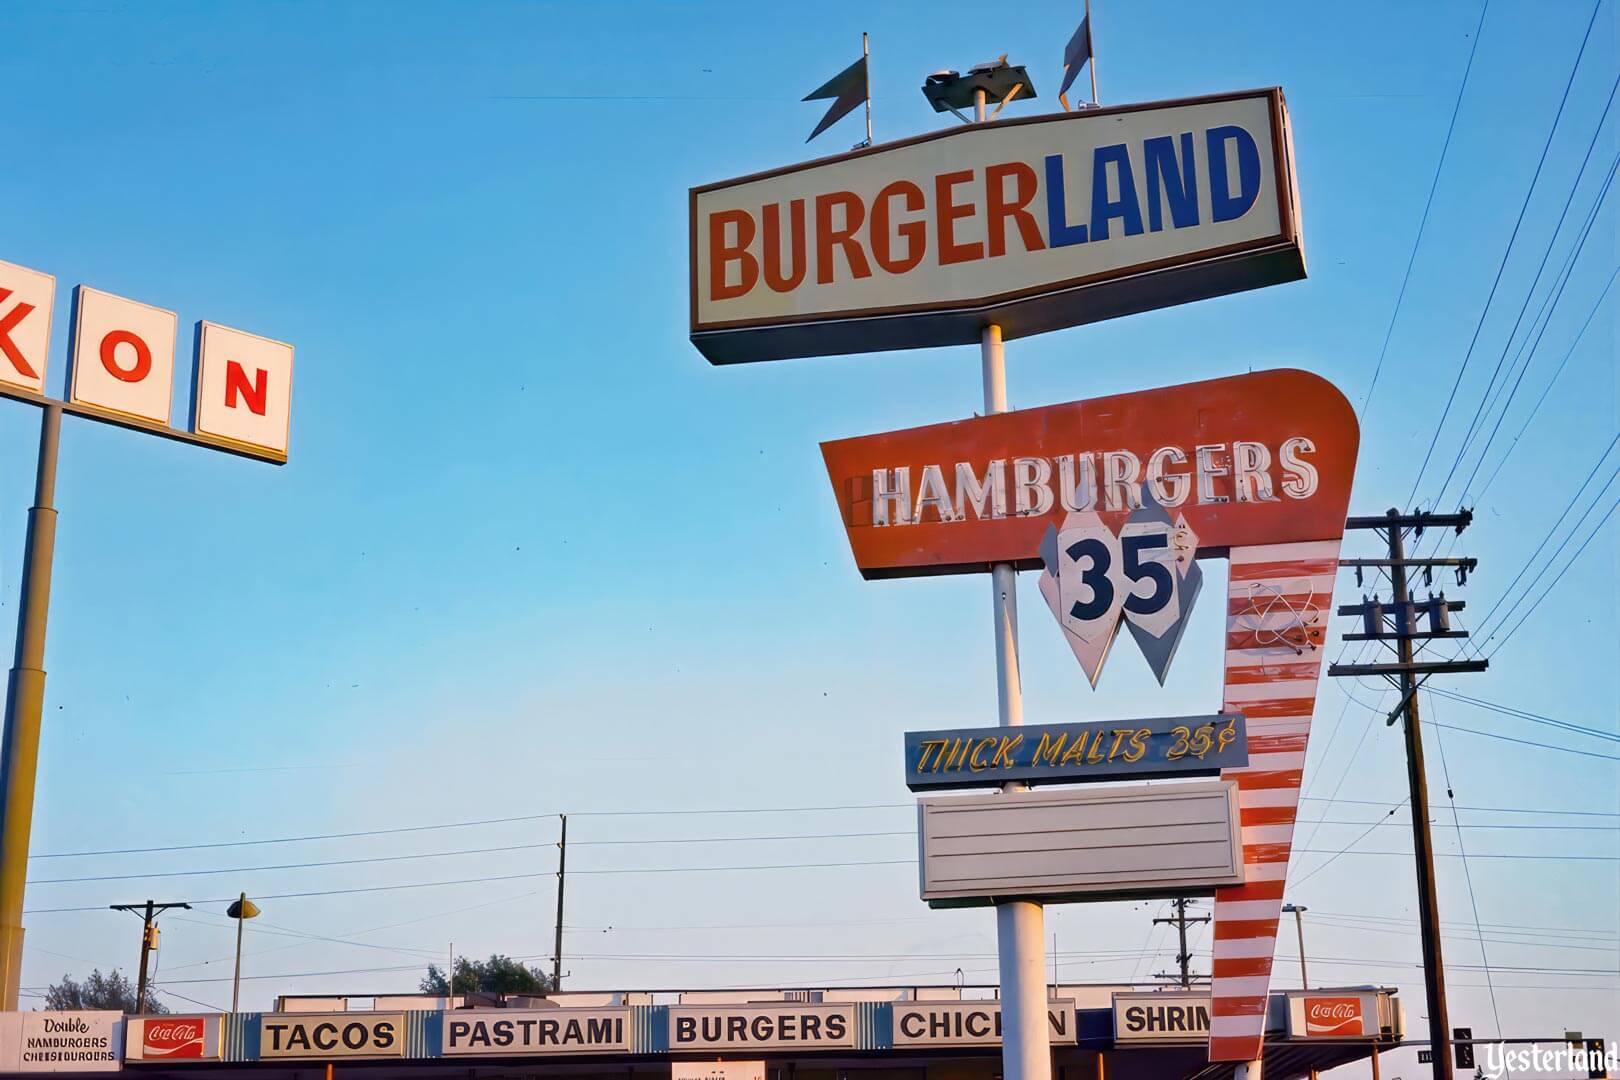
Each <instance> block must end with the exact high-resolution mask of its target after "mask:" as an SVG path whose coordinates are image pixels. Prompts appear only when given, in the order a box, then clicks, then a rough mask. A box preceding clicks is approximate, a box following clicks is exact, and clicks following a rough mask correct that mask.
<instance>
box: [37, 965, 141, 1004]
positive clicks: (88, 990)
mask: <svg viewBox="0 0 1620 1080" xmlns="http://www.w3.org/2000/svg"><path fill="white" fill-rule="evenodd" d="M45 1007H46V1008H47V1009H68V1010H74V1009H116V1010H118V1011H119V1012H123V1013H135V1012H139V1011H140V1010H139V1009H138V1008H136V1006H135V984H134V983H132V982H131V981H130V980H129V978H128V977H127V976H126V975H124V973H123V972H121V971H119V970H118V969H117V968H113V969H112V971H111V973H109V974H107V975H103V974H102V973H101V971H100V970H99V969H98V970H95V971H92V972H91V973H90V977H89V978H88V979H86V980H84V982H79V981H77V980H75V979H74V978H73V976H71V975H64V976H62V981H61V982H59V983H53V984H52V985H50V986H48V987H46V989H45ZM146 1011H147V1012H149V1013H166V1012H168V1011H169V1007H168V1006H167V1005H165V1004H163V1003H162V1002H161V1001H159V1000H158V999H157V994H156V993H154V992H153V990H152V988H151V987H150V986H149V987H147V988H146Z"/></svg>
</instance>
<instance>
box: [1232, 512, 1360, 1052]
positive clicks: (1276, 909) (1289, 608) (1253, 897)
mask: <svg viewBox="0 0 1620 1080" xmlns="http://www.w3.org/2000/svg"><path fill="white" fill-rule="evenodd" d="M1339 540H1340V537H1337V536H1336V537H1332V538H1330V539H1323V540H1316V541H1310V542H1306V543H1294V544H1269V545H1256V546H1252V547H1241V548H1233V549H1232V551H1231V555H1230V557H1231V561H1232V568H1231V575H1230V578H1229V581H1228V584H1227V597H1226V686H1225V692H1224V694H1223V695H1222V703H1223V708H1225V709H1228V710H1231V711H1241V712H1242V713H1243V714H1244V716H1246V717H1247V718H1248V728H1249V763H1248V764H1247V765H1245V766H1243V767H1242V768H1240V769H1223V770H1222V771H1221V777H1222V778H1223V779H1228V780H1236V781H1237V784H1238V812H1239V816H1238V820H1239V824H1240V825H1241V827H1242V835H1243V860H1244V864H1245V867H1246V871H1247V872H1246V874H1245V877H1246V880H1245V882H1244V884H1242V885H1237V886H1233V887H1232V888H1227V889H1221V890H1218V891H1217V892H1216V894H1215V923H1214V960H1213V967H1212V969H1211V974H1212V975H1213V984H1214V987H1213V994H1212V1000H1211V1004H1210V1020H1209V1057H1210V1060H1211V1061H1252V1060H1254V1059H1256V1058H1258V1057H1259V1056H1260V1045H1261V1042H1262V1039H1263V1037H1264V1034H1265V1025H1266V995H1267V991H1268V990H1269V989H1270V983H1271V954H1272V953H1273V952H1274V951H1275V950H1276V947H1277V920H1278V919H1279V918H1280V917H1281V915H1282V898H1283V886H1284V884H1285V883H1286V882H1287V879H1288V856H1289V853H1290V849H1291V847H1292V845H1293V839H1294V819H1295V817H1296V815H1297V814H1298V812H1299V792H1300V782H1301V779H1302V777H1303V775H1304V769H1305V747H1306V743H1307V741H1308V740H1309V738H1310V734H1311V712H1312V710H1313V709H1314V708H1315V707H1316V688H1317V686H1318V685H1319V680H1318V676H1319V675H1320V673H1321V670H1322V639H1323V634H1324V632H1325V630H1326V627H1327V615H1328V612H1330V611H1331V610H1332V606H1333V582H1334V578H1335V576H1336V575H1335V570H1336V569H1337V568H1338V564H1339Z"/></svg>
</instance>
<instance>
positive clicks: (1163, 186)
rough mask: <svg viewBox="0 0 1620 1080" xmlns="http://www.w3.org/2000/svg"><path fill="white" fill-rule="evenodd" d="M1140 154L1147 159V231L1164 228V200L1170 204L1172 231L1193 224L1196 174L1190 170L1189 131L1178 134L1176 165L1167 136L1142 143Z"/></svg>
mask: <svg viewBox="0 0 1620 1080" xmlns="http://www.w3.org/2000/svg"><path fill="white" fill-rule="evenodd" d="M1142 155H1143V156H1144V157H1145V158H1146V159H1147V184H1148V228H1149V229H1152V230H1153V231H1154V232H1160V231H1162V230H1163V229H1164V207H1163V205H1162V204H1163V201H1164V200H1165V199H1169V201H1170V223H1171V225H1172V226H1173V227H1174V228H1177V229H1185V228H1188V227H1190V226H1193V225H1197V224H1198V174H1197V173H1196V172H1195V171H1193V137H1192V132H1190V131H1184V132H1182V134H1181V161H1180V162H1179V163H1178V162H1177V161H1176V148H1175V144H1174V143H1173V142H1172V141H1171V139H1170V136H1168V135H1163V136H1160V137H1159V138H1157V139H1149V140H1147V141H1146V142H1144V143H1143V144H1142ZM1161 191H1162V195H1161Z"/></svg>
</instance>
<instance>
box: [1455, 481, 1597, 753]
mask: <svg viewBox="0 0 1620 1080" xmlns="http://www.w3.org/2000/svg"><path fill="white" fill-rule="evenodd" d="M1617 508H1620V499H1616V500H1615V501H1614V502H1612V503H1610V504H1609V508H1608V509H1607V510H1605V511H1604V512H1603V516H1602V517H1601V518H1599V519H1598V522H1597V524H1596V525H1594V526H1592V531H1591V532H1589V533H1587V534H1586V539H1585V540H1582V541H1581V546H1580V547H1578V548H1576V549H1575V554H1573V555H1571V556H1570V557H1569V561H1568V562H1566V563H1565V564H1564V568H1563V569H1562V570H1560V571H1558V574H1557V575H1556V576H1555V577H1554V578H1553V579H1552V581H1550V582H1548V583H1547V588H1546V589H1544V590H1543V591H1542V593H1541V595H1540V596H1539V597H1537V598H1536V602H1535V603H1534V604H1531V605H1530V607H1529V609H1528V610H1526V611H1525V613H1524V614H1523V615H1521V616H1519V621H1518V622H1516V623H1514V624H1513V629H1511V630H1509V631H1508V632H1507V637H1504V638H1503V639H1502V640H1501V641H1500V642H1498V643H1497V646H1496V648H1495V649H1492V650H1491V654H1492V655H1493V656H1494V655H1495V654H1496V653H1497V652H1499V651H1501V648H1502V646H1504V645H1506V644H1507V643H1508V639H1509V638H1511V637H1512V636H1513V635H1514V634H1516V633H1518V631H1519V627H1521V626H1523V625H1524V621H1525V620H1526V619H1528V618H1529V617H1530V616H1531V615H1533V614H1535V611H1536V609H1537V608H1539V607H1540V606H1541V605H1542V602H1543V601H1545V600H1546V599H1547V596H1548V595H1549V594H1550V593H1551V592H1552V591H1553V589H1554V588H1555V587H1557V585H1558V583H1559V582H1560V581H1562V580H1563V579H1564V575H1565V574H1567V573H1568V572H1569V568H1570V567H1571V566H1574V565H1575V562H1576V560H1578V559H1579V558H1580V557H1581V553H1582V552H1584V551H1585V550H1586V547H1587V545H1588V544H1590V543H1591V542H1592V540H1593V539H1594V538H1595V537H1596V536H1597V534H1598V533H1600V532H1602V531H1603V526H1604V525H1605V524H1607V523H1608V520H1609V518H1611V517H1613V516H1614V512H1615V510H1616V509H1617ZM1582 517H1583V520H1584V515H1582ZM1576 527H1577V528H1579V525H1578V524H1577V526H1576ZM1497 629H1501V627H1498V628H1497ZM1493 636H1494V635H1493ZM1487 640H1489V639H1487ZM1597 756H1599V757H1603V756H1607V755H1597Z"/></svg>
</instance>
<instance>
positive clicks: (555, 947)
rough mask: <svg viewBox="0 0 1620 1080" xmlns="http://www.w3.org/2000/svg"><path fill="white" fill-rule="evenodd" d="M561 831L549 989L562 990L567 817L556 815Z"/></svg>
mask: <svg viewBox="0 0 1620 1080" xmlns="http://www.w3.org/2000/svg"><path fill="white" fill-rule="evenodd" d="M557 817H558V819H559V820H560V821H561V823H562V826H561V831H560V833H559V835H558V837H557V936H556V937H555V938H554V939H553V943H552V949H551V988H552V989H553V990H561V989H562V939H563V885H564V883H565V879H566V877H567V874H568V815H567V814H558V815H557Z"/></svg>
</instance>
